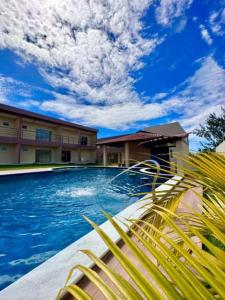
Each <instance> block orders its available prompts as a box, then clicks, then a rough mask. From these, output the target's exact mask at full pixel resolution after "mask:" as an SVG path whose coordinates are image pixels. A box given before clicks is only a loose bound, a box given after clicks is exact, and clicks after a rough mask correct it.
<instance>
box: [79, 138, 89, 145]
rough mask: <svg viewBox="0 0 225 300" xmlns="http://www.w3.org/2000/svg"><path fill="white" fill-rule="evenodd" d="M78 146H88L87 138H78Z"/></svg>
mask: <svg viewBox="0 0 225 300" xmlns="http://www.w3.org/2000/svg"><path fill="white" fill-rule="evenodd" d="M80 144H81V145H87V144H88V138H87V137H86V136H81V137H80Z"/></svg>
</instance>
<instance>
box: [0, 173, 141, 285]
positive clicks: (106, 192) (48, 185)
mask: <svg viewBox="0 0 225 300" xmlns="http://www.w3.org/2000/svg"><path fill="white" fill-rule="evenodd" d="M119 172H121V171H120V170H118V169H104V168H79V169H75V170H73V171H69V172H54V173H42V174H29V175H28V174H27V175H20V176H10V177H6V176H5V177H2V178H0V289H3V288H4V287H6V286H7V285H9V284H10V283H12V282H13V281H15V280H16V279H18V278H19V277H21V276H22V275H24V274H26V273H27V272H29V271H30V270H32V269H33V268H35V267H36V266H38V265H39V264H40V263H42V262H43V261H45V260H47V259H48V258H50V257H51V256H53V255H54V254H56V253H57V252H59V251H60V250H62V249H63V248H64V247H66V246H68V245H69V244H70V243H72V242H74V241H75V240H77V239H78V238H80V237H81V236H83V235H85V234H86V233H88V232H89V231H90V230H91V227H90V225H89V224H88V223H87V222H86V221H84V219H83V218H82V215H86V216H87V217H89V218H90V219H91V220H93V221H95V222H96V223H97V224H101V223H103V222H104V221H105V219H104V217H103V215H102V213H101V209H104V210H106V211H107V212H109V213H111V214H113V215H115V214H117V213H118V212H120V211H121V210H123V209H124V208H125V207H127V206H128V205H130V204H132V203H133V202H135V201H136V200H137V197H130V196H129V195H128V194H129V192H131V190H132V188H133V187H134V186H137V185H140V184H141V178H140V176H130V175H128V174H124V175H121V176H120V177H119V178H118V179H116V180H115V181H113V182H112V183H110V180H111V179H112V178H113V177H114V176H115V175H117V174H118V173H119ZM142 177H143V176H142Z"/></svg>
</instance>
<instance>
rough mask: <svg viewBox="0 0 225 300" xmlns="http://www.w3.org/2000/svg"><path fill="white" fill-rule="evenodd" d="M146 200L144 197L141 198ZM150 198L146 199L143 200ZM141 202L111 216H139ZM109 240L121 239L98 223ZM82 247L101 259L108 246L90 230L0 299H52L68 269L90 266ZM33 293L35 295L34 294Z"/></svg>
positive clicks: (0, 294) (164, 186)
mask: <svg viewBox="0 0 225 300" xmlns="http://www.w3.org/2000/svg"><path fill="white" fill-rule="evenodd" d="M180 178H181V177H180V176H175V177H173V178H172V179H169V180H168V181H167V182H165V183H163V184H161V185H160V186H159V187H158V188H157V190H165V189H167V190H170V189H171V188H172V186H170V185H167V184H168V183H169V184H171V183H174V182H175V181H174V180H178V179H180ZM142 200H145V197H143V198H142ZM146 201H149V200H146ZM142 206H143V202H140V201H137V202H135V203H133V204H131V205H130V206H128V207H127V208H125V209H124V210H122V211H121V212H120V213H118V214H117V215H116V216H115V217H114V218H116V219H118V218H119V219H123V221H124V219H126V218H130V217H132V218H140V217H142V216H143V215H144V213H145V209H143V208H141V207H142ZM120 225H121V226H122V227H123V228H124V230H125V231H127V227H126V226H125V225H124V224H122V223H121V222H120ZM100 227H101V229H103V230H104V231H105V232H106V233H107V234H108V235H109V236H110V237H111V239H112V240H113V241H114V242H115V243H116V242H118V241H119V240H120V237H119V235H118V233H117V232H116V231H115V229H114V228H113V227H112V225H111V224H110V223H109V221H106V222H104V223H103V224H102V225H100ZM81 249H89V250H92V251H93V252H94V253H95V254H96V255H97V256H98V257H99V258H102V257H103V256H104V255H105V254H106V253H107V252H108V248H107V247H106V245H105V244H104V242H103V241H102V240H101V238H100V237H99V236H98V234H97V233H96V232H95V231H94V230H92V231H90V232H89V233H87V234H86V235H84V236H83V237H81V238H80V239H78V240H77V241H75V242H73V243H72V244H70V245H69V246H67V247H66V248H64V249H63V250H61V251H60V252H58V253H57V254H56V255H54V256H53V257H51V258H50V259H48V260H47V261H45V262H44V263H42V264H41V265H39V266H38V267H36V268H35V269H33V270H32V271H30V272H29V273H27V274H26V275H24V276H23V277H21V278H20V279H18V280H17V281H15V282H14V283H12V284H11V285H9V286H8V287H6V288H5V289H3V290H2V291H0V299H4V300H22V299H23V300H33V299H35V300H45V299H46V300H51V299H55V297H56V295H57V293H58V290H59V288H61V287H63V286H64V284H65V281H66V278H67V275H68V273H69V270H70V269H71V268H72V267H74V266H75V265H76V264H78V263H79V264H82V265H85V266H86V267H92V266H93V263H92V261H91V260H90V259H89V258H88V257H87V256H85V255H84V254H82V253H81V252H79V250H81ZM81 277H82V274H81V272H79V271H76V272H74V274H73V276H72V278H71V280H70V282H71V283H72V282H73V283H75V282H78V281H79V280H80V279H81ZM34 293H35V295H34Z"/></svg>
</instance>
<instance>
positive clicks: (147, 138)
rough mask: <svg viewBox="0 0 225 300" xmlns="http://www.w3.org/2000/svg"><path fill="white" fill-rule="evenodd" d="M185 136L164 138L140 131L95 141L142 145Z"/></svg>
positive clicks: (183, 134) (178, 135)
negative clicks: (136, 142)
mask: <svg viewBox="0 0 225 300" xmlns="http://www.w3.org/2000/svg"><path fill="white" fill-rule="evenodd" d="M187 136H188V133H186V132H185V133H181V134H177V135H174V136H164V135H161V134H157V133H150V132H144V131H140V132H136V133H132V134H127V135H122V136H114V137H109V138H103V139H99V140H98V141H97V144H98V145H105V144H113V143H120V142H132V141H140V142H142V143H148V142H151V141H157V140H163V139H171V138H184V137H187Z"/></svg>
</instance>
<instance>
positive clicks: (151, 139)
mask: <svg viewBox="0 0 225 300" xmlns="http://www.w3.org/2000/svg"><path fill="white" fill-rule="evenodd" d="M187 136H188V133H181V134H177V135H171V136H165V135H161V134H157V133H150V132H145V131H138V132H136V133H132V134H127V135H121V136H115V137H110V138H103V139H99V140H98V142H97V145H99V146H101V148H102V152H103V165H104V166H106V165H107V148H108V147H122V148H124V161H125V166H126V167H129V161H130V143H132V142H137V144H138V145H139V146H143V145H146V146H147V145H151V144H156V143H161V142H174V141H176V140H179V139H182V138H185V137H187Z"/></svg>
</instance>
